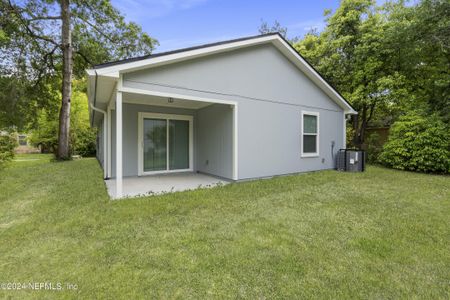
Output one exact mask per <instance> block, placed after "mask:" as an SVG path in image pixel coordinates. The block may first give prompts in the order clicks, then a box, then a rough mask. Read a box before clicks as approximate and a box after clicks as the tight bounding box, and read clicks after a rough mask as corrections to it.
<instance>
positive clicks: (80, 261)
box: [0, 155, 450, 299]
mask: <svg viewBox="0 0 450 300" xmlns="http://www.w3.org/2000/svg"><path fill="white" fill-rule="evenodd" d="M32 158H33V159H32ZM7 282H22V283H27V282H52V283H53V284H56V283H58V282H60V283H62V284H63V288H64V290H63V291H49V290H34V291H33V290H21V291H11V290H1V289H0V298H5V297H6V298H7V297H12V298H24V297H27V298H28V297H29V298H61V297H64V298H80V297H82V298H90V299H95V298H105V297H106V298H111V299H113V298H129V299H133V298H142V297H146V298H151V297H156V298H180V299H184V298H252V299H254V298H262V299H264V298H299V297H304V298H377V299H379V298H410V297H416V298H431V299H437V298H449V297H450V177H448V176H447V177H445V176H433V175H425V174H415V173H408V172H401V171H394V170H388V169H384V168H379V167H369V168H368V170H367V172H365V173H363V174H351V173H339V172H336V171H323V172H315V173H308V174H303V175H297V176H286V177H279V178H274V179H270V180H260V181H252V182H245V183H238V184H230V185H227V186H223V187H218V188H214V189H207V190H197V191H191V192H183V193H174V194H169V195H164V196H157V197H156V196H155V197H147V198H139V199H128V200H121V201H109V199H108V196H107V193H106V190H105V185H104V183H103V180H102V171H101V169H100V168H99V166H98V163H97V161H96V160H95V159H82V160H77V161H71V162H52V161H51V157H50V156H46V155H28V156H27V155H23V156H20V157H19V158H18V159H17V161H14V162H11V163H10V164H8V165H7V166H6V167H5V168H4V169H2V170H0V283H7ZM67 283H72V284H76V285H77V287H78V288H77V289H76V290H68V289H67V288H66V284H67Z"/></svg>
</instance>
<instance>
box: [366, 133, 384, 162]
mask: <svg viewBox="0 0 450 300" xmlns="http://www.w3.org/2000/svg"><path fill="white" fill-rule="evenodd" d="M366 145H367V162H369V163H378V157H379V156H380V153H381V151H383V146H382V145H381V143H380V135H379V134H378V133H376V132H373V133H372V134H370V135H369V136H368V137H367V139H366Z"/></svg>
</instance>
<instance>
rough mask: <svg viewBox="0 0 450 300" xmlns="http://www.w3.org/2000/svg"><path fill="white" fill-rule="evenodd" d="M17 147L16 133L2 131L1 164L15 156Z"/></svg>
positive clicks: (0, 136) (0, 144)
mask: <svg viewBox="0 0 450 300" xmlns="http://www.w3.org/2000/svg"><path fill="white" fill-rule="evenodd" d="M16 147H17V137H16V135H15V133H9V132H0V165H1V164H2V163H4V162H6V161H9V160H11V159H13V158H14V149H15V148H16Z"/></svg>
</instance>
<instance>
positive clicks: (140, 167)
mask: <svg viewBox="0 0 450 300" xmlns="http://www.w3.org/2000/svg"><path fill="white" fill-rule="evenodd" d="M138 118H139V121H138V145H137V146H138V147H137V148H138V176H145V175H154V174H164V173H177V172H193V170H194V167H193V166H194V117H193V116H188V115H173V114H158V113H147V112H139V113H138ZM144 119H164V120H166V122H167V146H166V149H167V156H166V163H167V166H166V170H160V171H147V172H145V171H144V164H143V162H144ZM170 120H183V121H189V168H187V169H178V170H170V169H169V126H168V123H169V121H170Z"/></svg>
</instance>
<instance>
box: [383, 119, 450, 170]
mask: <svg viewBox="0 0 450 300" xmlns="http://www.w3.org/2000/svg"><path fill="white" fill-rule="evenodd" d="M379 161H380V162H381V163H382V164H384V165H386V166H388V167H392V168H394V169H400V170H409V171H418V172H430V173H450V130H449V128H448V125H446V124H445V123H444V122H443V121H442V120H441V119H440V118H439V117H438V116H436V115H430V116H424V115H420V114H417V113H410V114H408V115H406V116H403V117H401V118H400V119H399V120H398V121H396V122H395V123H394V124H393V125H392V127H391V130H390V135H389V139H388V141H387V143H386V144H385V145H384V147H383V152H382V153H381V154H380V155H379Z"/></svg>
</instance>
